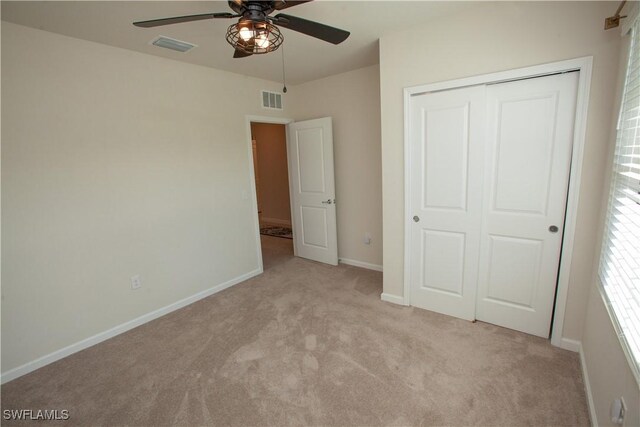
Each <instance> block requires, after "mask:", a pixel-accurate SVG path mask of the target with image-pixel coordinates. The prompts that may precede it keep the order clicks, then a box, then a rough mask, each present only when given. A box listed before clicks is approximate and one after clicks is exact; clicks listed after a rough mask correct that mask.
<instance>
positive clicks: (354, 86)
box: [287, 65, 382, 265]
mask: <svg viewBox="0 0 640 427" xmlns="http://www.w3.org/2000/svg"><path fill="white" fill-rule="evenodd" d="M379 78H380V77H379V70H378V66H377V65H376V66H372V67H366V68H361V69H359V70H355V71H350V72H348V73H343V74H337V75H335V76H331V77H327V78H325V79H321V80H316V81H313V82H310V83H306V84H302V85H298V86H295V87H293V88H290V91H289V94H288V97H289V99H287V102H288V105H287V109H288V111H290V114H292V115H293V118H294V119H296V120H306V119H314V118H318V117H326V116H330V117H332V118H333V144H334V158H335V159H334V162H335V179H336V200H337V217H338V256H339V257H340V258H346V259H351V260H356V261H361V262H365V263H369V264H374V265H381V264H382V178H381V163H380V162H381V159H380V83H379V82H380V80H379ZM367 232H369V233H370V234H371V238H372V240H371V244H370V245H365V244H364V243H363V238H364V235H365V233H367Z"/></svg>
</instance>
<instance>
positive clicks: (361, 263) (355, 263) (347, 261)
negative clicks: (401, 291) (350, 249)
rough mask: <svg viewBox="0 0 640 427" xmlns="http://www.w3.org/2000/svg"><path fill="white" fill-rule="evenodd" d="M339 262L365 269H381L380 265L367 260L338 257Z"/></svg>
mask: <svg viewBox="0 0 640 427" xmlns="http://www.w3.org/2000/svg"><path fill="white" fill-rule="evenodd" d="M340 262H341V263H343V264H347V265H353V266H354V267H360V268H366V269H367V270H375V271H382V266H381V265H379V264H371V263H369V262H364V261H357V260H355V259H349V258H340Z"/></svg>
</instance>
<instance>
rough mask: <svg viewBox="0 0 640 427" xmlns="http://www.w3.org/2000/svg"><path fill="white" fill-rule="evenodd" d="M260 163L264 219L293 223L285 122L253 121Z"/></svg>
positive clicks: (259, 178)
mask: <svg viewBox="0 0 640 427" xmlns="http://www.w3.org/2000/svg"><path fill="white" fill-rule="evenodd" d="M251 136H252V138H253V139H255V141H256V151H257V159H256V160H257V164H258V183H259V184H258V186H259V188H258V192H259V193H258V200H259V203H260V210H261V211H262V219H263V220H265V221H268V220H275V221H276V223H277V224H280V223H288V224H289V225H291V205H290V203H289V172H288V171H289V168H288V166H287V136H286V128H285V126H284V125H280V124H271V123H252V124H251Z"/></svg>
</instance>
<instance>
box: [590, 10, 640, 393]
mask: <svg viewBox="0 0 640 427" xmlns="http://www.w3.org/2000/svg"><path fill="white" fill-rule="evenodd" d="M629 15H630V16H629V18H630V19H629V20H628V21H627V22H626V23H625V24H626V25H625V26H624V27H623V33H622V35H623V36H626V35H628V34H629V33H631V34H630V35H631V37H632V40H631V43H630V48H629V58H628V61H627V69H626V70H625V84H624V87H623V94H622V100H621V105H620V112H619V116H618V126H617V128H618V129H617V132H616V147H615V152H614V154H613V158H612V160H611V163H610V166H611V168H612V171H611V183H610V188H609V192H608V197H607V209H606V216H605V225H604V231H603V236H602V248H601V255H600V257H601V259H600V264H599V266H598V276H597V277H598V279H597V280H598V284H599V288H600V294H601V296H602V299H603V301H604V304H605V307H606V308H607V312H608V313H609V317H610V318H611V322H612V323H613V327H614V330H615V332H616V335H617V336H618V338H619V340H620V344H621V346H622V350H623V352H624V354H625V356H626V358H627V361H628V362H629V366H630V368H631V371H632V372H633V374H634V376H635V379H636V381H637V382H638V383H640V351H636V352H635V354H634V351H633V350H632V349H631V346H630V343H629V341H628V339H627V334H628V333H629V332H630V331H626V330H625V328H624V327H623V325H622V323H621V322H620V320H619V316H620V315H622V313H621V312H618V310H617V309H616V307H615V302H614V301H612V299H615V296H613V295H610V294H609V292H608V291H607V285H608V283H607V282H606V281H607V279H606V278H605V271H604V269H605V266H606V263H607V260H606V259H605V256H606V255H605V254H606V251H607V249H609V247H611V240H610V239H609V234H610V233H609V231H610V228H611V224H610V221H611V218H610V215H611V210H612V208H611V206H612V197H614V196H615V192H616V190H617V189H618V185H617V183H618V181H617V179H616V178H617V174H618V172H616V169H617V167H616V166H617V164H618V157H617V155H616V153H617V152H618V148H619V147H618V146H619V144H622V143H623V139H621V138H620V136H619V135H618V134H617V133H618V132H620V130H621V126H622V125H623V124H622V120H623V116H624V114H625V98H626V93H627V85H628V79H629V77H630V75H631V74H632V72H631V71H630V70H629V68H630V67H631V64H632V61H633V60H634V55H635V60H636V61H640V20H639V19H638V11H637V9H636V10H635V11H634V12H633V13H629ZM634 39H635V42H634ZM633 49H635V52H633V51H632V50H633ZM635 72H636V73H639V72H640V66H637V68H636V70H635ZM636 78H637V77H636ZM636 138H637V137H636ZM636 262H640V260H637V261H636ZM634 329H635V331H634V332H633V333H634V335H637V332H640V325H636V326H635V328H634ZM636 339H640V337H637V336H636Z"/></svg>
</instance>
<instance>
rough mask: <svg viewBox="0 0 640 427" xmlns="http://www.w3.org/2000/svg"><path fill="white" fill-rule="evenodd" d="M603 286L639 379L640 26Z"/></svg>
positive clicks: (625, 102)
mask: <svg viewBox="0 0 640 427" xmlns="http://www.w3.org/2000/svg"><path fill="white" fill-rule="evenodd" d="M600 282H601V284H602V288H603V291H604V292H603V294H604V297H605V299H606V300H607V304H608V309H609V312H610V313H611V315H612V318H613V320H614V324H615V326H616V328H617V332H618V334H619V335H620V337H621V340H622V343H623V347H625V351H626V353H627V355H628V356H629V358H630V360H631V362H632V363H631V365H632V369H634V370H635V374H636V377H637V378H640V376H639V375H638V374H639V372H640V370H639V367H640V20H637V21H636V23H635V24H634V25H633V28H632V35H631V50H630V53H629V63H628V68H627V76H626V81H625V86H624V93H623V98H622V107H621V111H620V117H619V120H618V133H617V138H616V148H615V154H614V159H613V175H612V177H611V189H610V194H609V202H608V207H607V217H606V223H605V234H604V238H603V247H602V257H601V260H600Z"/></svg>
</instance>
